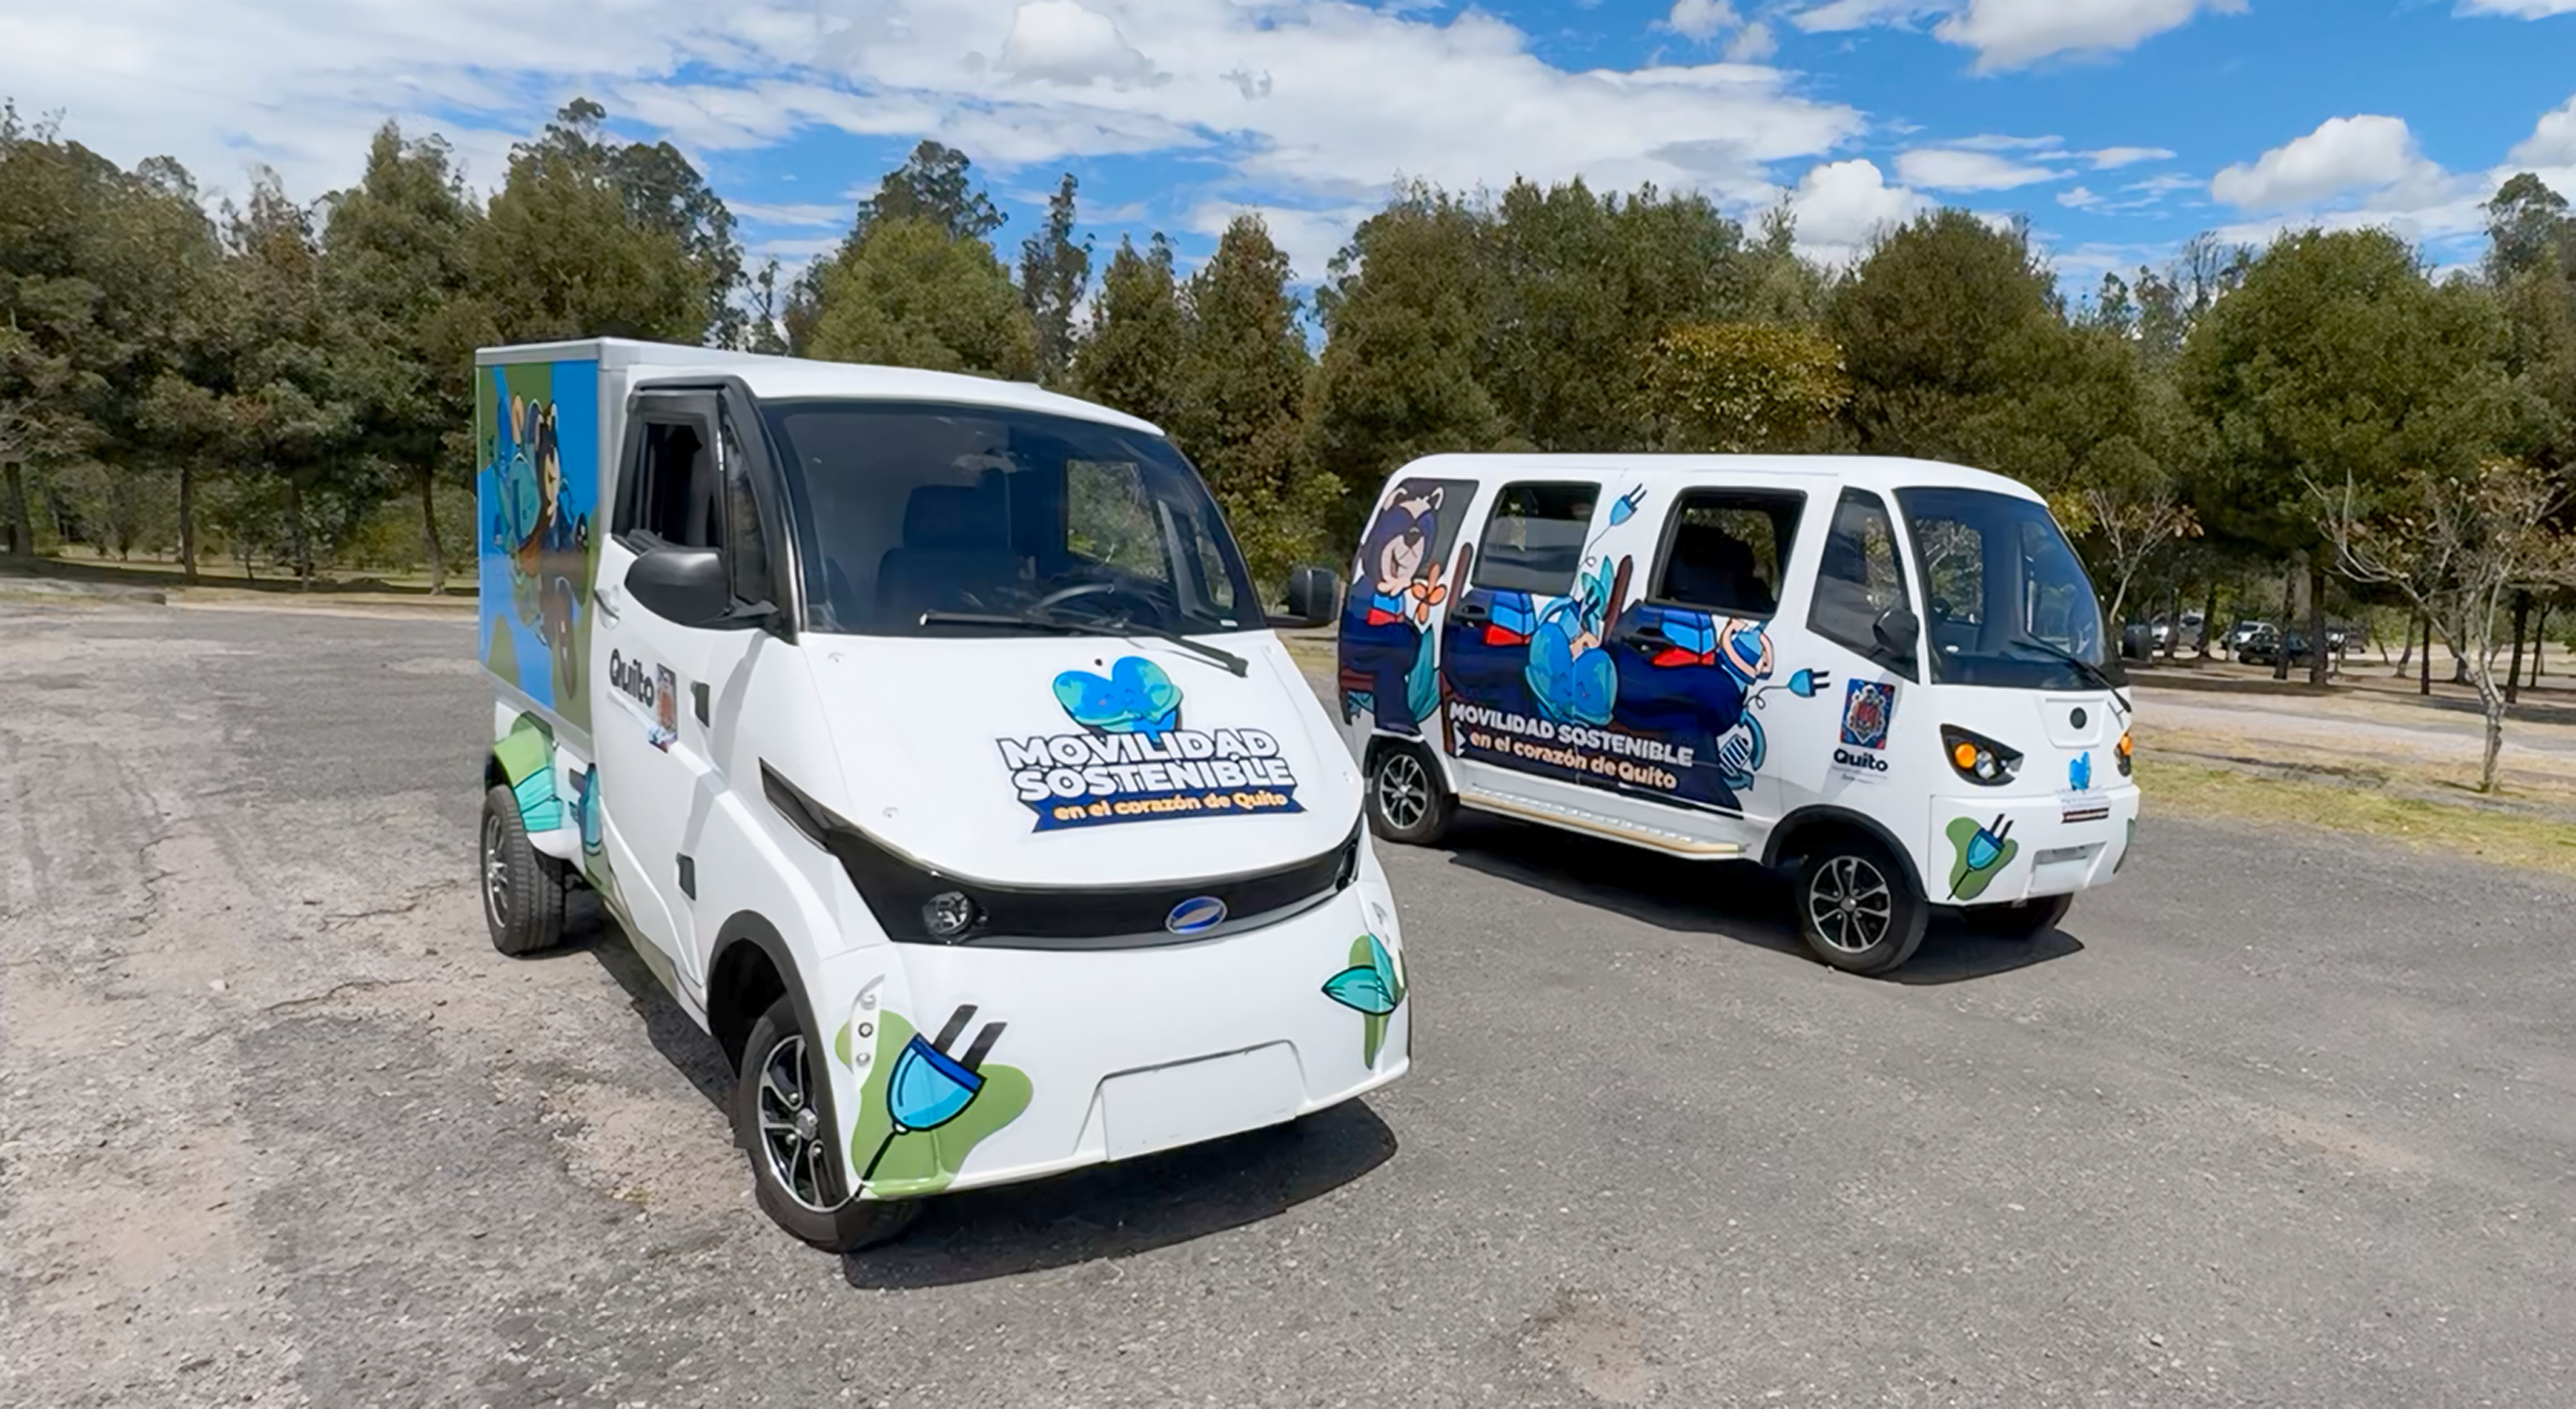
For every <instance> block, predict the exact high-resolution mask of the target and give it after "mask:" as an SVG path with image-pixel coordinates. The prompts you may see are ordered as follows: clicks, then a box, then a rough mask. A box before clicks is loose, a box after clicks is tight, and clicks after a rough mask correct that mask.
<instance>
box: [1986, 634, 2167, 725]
mask: <svg viewBox="0 0 2576 1409" xmlns="http://www.w3.org/2000/svg"><path fill="white" fill-rule="evenodd" d="M2004 644H2005V645H2007V646H2020V647H2022V648H2024V649H2025V650H2033V651H2038V652H2039V653H2041V654H2042V655H2046V656H2051V657H2054V658H2056V659H2058V660H2062V661H2064V662H2066V663H2067V664H2068V665H2071V666H2073V667H2075V670H2076V673H2077V674H2080V675H2082V676H2083V677H2084V678H2085V679H2087V680H2090V681H2092V682H2093V683H2094V684H2096V685H2098V686H2100V687H2102V688H2103V689H2105V690H2108V691H2110V692H2111V703H2113V704H2116V705H2118V706H2119V707H2120V713H2122V714H2124V715H2127V714H2134V713H2136V712H2137V711H2136V710H2135V709H2134V708H2133V707H2132V706H2131V705H2130V704H2129V699H2128V696H2126V695H2123V694H2121V693H2120V686H2119V683H2118V682H2117V681H2115V680H2113V679H2112V678H2111V674H2110V672H2109V671H2106V670H2104V669H2103V668H2102V667H2100V666H2098V665H2095V664H2094V663H2093V662H2091V661H2089V660H2086V659H2085V658H2084V657H2082V656H2079V655H2077V654H2075V653H2074V652H2073V651H2070V650H2068V649H2066V648H2065V647H2064V646H2060V645H2057V644H2055V643H2053V642H2048V641H2043V640H2040V639H2039V638H2038V637H2036V636H2021V635H2015V636H2010V637H2007V638H2005V640H2004Z"/></svg>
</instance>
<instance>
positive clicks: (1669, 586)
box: [1654, 489, 1805, 618]
mask: <svg viewBox="0 0 2576 1409" xmlns="http://www.w3.org/2000/svg"><path fill="white" fill-rule="evenodd" d="M1804 502H1805V501H1804V497H1803V496H1801V495H1795V494H1764V493H1751V492H1745V491H1740V490H1714V489H1695V490H1692V491H1691V492H1689V493H1687V494H1684V495H1683V496H1682V497H1681V499H1680V500H1679V501H1677V503H1676V504H1675V506H1674V508H1673V518H1672V522H1671V524H1670V525H1669V526H1668V527H1667V528H1666V530H1665V538H1664V560H1663V563H1662V566H1661V568H1660V570H1659V571H1658V573H1657V575H1656V578H1655V589H1654V600H1656V601H1661V602H1670V603H1673V604H1674V605H1676V606H1686V607H1697V608H1699V609H1700V610H1702V611H1706V612H1710V613H1713V614H1715V615H1717V616H1726V617H1737V618H1765V617H1769V616H1770V615H1772V614H1773V613H1775V612H1777V611H1779V610H1780V564H1781V563H1782V562H1784V561H1786V560H1787V559H1788V556H1789V549H1790V547H1791V546H1792V544H1793V543H1794V542H1795V540H1796V537H1797V532H1798V512H1799V510H1800V508H1801V507H1802V506H1803V505H1804Z"/></svg>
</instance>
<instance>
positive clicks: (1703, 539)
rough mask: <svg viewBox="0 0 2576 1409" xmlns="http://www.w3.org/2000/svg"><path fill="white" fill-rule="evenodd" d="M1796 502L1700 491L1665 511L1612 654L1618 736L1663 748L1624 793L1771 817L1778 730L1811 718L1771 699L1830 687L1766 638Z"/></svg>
mask: <svg viewBox="0 0 2576 1409" xmlns="http://www.w3.org/2000/svg"><path fill="white" fill-rule="evenodd" d="M1805 502H1806V496H1805V495H1804V494H1802V493H1799V492H1797V491H1795V490H1783V489H1738V488H1721V487H1707V488H1698V489H1691V490H1686V491H1684V492H1683V493H1682V494H1680V495H1679V496H1678V497H1677V498H1676V499H1674V500H1673V501H1672V502H1671V503H1670V504H1669V505H1667V506H1665V514H1664V518H1663V523H1662V533H1661V545H1660V548H1659V549H1658V551H1657V553H1656V559H1655V564H1654V568H1653V571H1652V572H1651V573H1649V574H1647V575H1646V576H1645V578H1644V581H1643V583H1642V586H1643V588H1644V593H1643V596H1642V598H1641V600H1639V601H1638V602H1637V604H1636V605H1634V606H1632V607H1629V608H1628V609H1627V610H1626V611H1624V612H1623V613H1621V615H1620V618H1619V623H1618V626H1617V627H1616V628H1615V629H1614V631H1613V633H1612V640H1611V644H1610V658H1611V661H1612V663H1613V665H1614V666H1615V667H1616V669H1617V672H1618V683H1619V703H1618V709H1617V711H1616V716H1617V727H1618V728H1619V729H1621V730H1622V731H1625V732H1627V733H1630V734H1633V735H1636V736H1638V737H1639V738H1642V739H1649V740H1656V741H1660V742H1661V743H1663V744H1665V745H1667V746H1668V747H1669V748H1670V750H1671V754H1670V756H1668V757H1666V758H1664V759H1663V760H1661V761H1660V762H1657V763H1655V764H1653V765H1652V766H1650V767H1647V768H1643V769H1641V770H1639V772H1638V773H1637V775H1636V776H1634V777H1632V778H1631V779H1630V780H1628V781H1629V783H1630V785H1631V786H1633V787H1641V788H1642V789H1643V790H1645V791H1648V792H1653V793H1661V794H1664V795H1665V796H1667V797H1668V798H1669V799H1670V801H1672V802H1673V803H1674V804H1675V805H1676V806H1679V807H1684V808H1692V809H1701V810H1707V811H1713V812H1719V813H1733V814H1739V815H1745V816H1749V817H1752V818H1755V819H1770V818H1776V817H1778V816H1779V815H1780V814H1781V812H1782V810H1783V809H1782V806H1781V802H1782V799H1781V793H1780V789H1779V787H1778V785H1777V784H1776V783H1773V782H1772V781H1771V780H1770V772H1769V769H1770V765H1771V763H1772V761H1773V751H1774V749H1775V748H1776V747H1777V745H1778V744H1779V743H1780V742H1781V737H1780V736H1781V735H1782V734H1783V733H1784V732H1785V733H1786V734H1787V735H1788V736H1790V738H1792V739H1793V740H1796V741H1798V742H1801V743H1803V734H1804V733H1806V732H1812V725H1813V723H1814V721H1812V720H1809V719H1808V718H1807V717H1806V716H1807V715H1809V714H1811V713H1813V712H1814V710H1810V709H1807V708H1804V707H1793V708H1791V709H1785V710H1784V709H1775V708H1774V707H1773V706H1774V703H1775V701H1776V700H1787V701H1788V702H1789V703H1790V704H1791V705H1792V706H1801V702H1802V701H1808V700H1813V699H1815V698H1816V697H1817V696H1818V695H1819V694H1820V693H1821V692H1822V691H1823V690H1824V689H1825V688H1826V686H1827V685H1828V684H1829V683H1830V680H1831V670H1830V666H1829V663H1827V662H1823V661H1813V660H1808V659H1805V658H1803V657H1800V658H1795V659H1784V658H1782V656H1781V654H1780V652H1779V649H1778V646H1777V643H1775V641H1774V638H1773V634H1772V619H1773V617H1774V616H1775V615H1777V614H1778V612H1779V610H1780V588H1781V584H1782V581H1783V578H1782V567H1783V565H1784V564H1786V563H1787V562H1788V561H1789V555H1790V551H1791V549H1792V548H1793V547H1794V546H1795V544H1796V541H1797V533H1798V524H1799V519H1800V516H1801V513H1802V511H1803V509H1804V506H1805ZM1798 645H1799V643H1798V641H1797V639H1796V637H1795V636H1794V635H1793V636H1792V637H1791V639H1790V641H1789V646H1790V650H1791V651H1792V652H1793V653H1794V652H1796V651H1797V650H1798ZM1810 654H1812V653H1810ZM1815 708H1816V709H1823V708H1826V706H1822V705H1819V706H1816V707H1815ZM1802 726H1808V727H1804V728H1802Z"/></svg>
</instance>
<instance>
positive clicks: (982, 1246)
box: [531, 890, 1396, 1289]
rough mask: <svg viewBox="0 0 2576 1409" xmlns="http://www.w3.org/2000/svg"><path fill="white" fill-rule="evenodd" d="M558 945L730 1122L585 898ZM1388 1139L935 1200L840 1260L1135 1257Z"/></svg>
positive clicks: (1333, 1170) (926, 1269)
mask: <svg viewBox="0 0 2576 1409" xmlns="http://www.w3.org/2000/svg"><path fill="white" fill-rule="evenodd" d="M567 902H568V908H567V909H566V910H565V913H564V935H565V942H564V943H563V944H562V945H561V946H559V947H558V948H555V949H550V950H547V951H546V952H545V953H543V954H541V955H534V956H531V958H532V959H535V960H537V961H539V962H543V961H544V960H546V959H549V958H557V957H563V956H570V955H587V956H589V957H590V958H591V959H592V960H593V961H595V962H596V963H597V964H598V965H599V966H600V967H601V968H602V969H604V970H606V971H607V973H608V976H609V977H610V978H612V979H615V980H616V981H617V986H618V987H619V988H621V989H624V990H625V992H626V998H627V1002H628V1003H629V1004H630V1005H631V1006H632V1007H633V1008H634V1010H635V1014H636V1016H637V1017H638V1018H639V1019H641V1020H642V1022H643V1024H644V1033H645V1036H646V1038H647V1039H648V1040H649V1041H651V1042H652V1044H653V1048H654V1050H655V1051H658V1052H660V1053H661V1054H662V1057H663V1060H665V1061H668V1062H669V1063H670V1064H671V1066H672V1068H673V1069H674V1070H676V1071H678V1072H679V1073H680V1074H681V1075H682V1076H684V1077H686V1078H687V1079H688V1081H689V1084H690V1085H692V1086H695V1087H696V1088H697V1089H698V1094H700V1095H702V1096H704V1097H706V1099H707V1104H709V1105H711V1106H714V1107H715V1108H716V1109H717V1110H718V1111H719V1112H727V1113H729V1112H730V1110H731V1107H732V1100H733V1083H734V1077H733V1069H732V1067H731V1066H730V1065H728V1064H727V1063H726V1061H725V1058H724V1051H723V1049H722V1048H720V1047H718V1046H717V1045H716V1041H715V1039H714V1038H712V1037H710V1036H708V1035H707V1034H706V1033H705V1032H704V1031H702V1030H701V1029H700V1028H699V1027H698V1025H697V1024H696V1023H694V1022H692V1021H690V1019H689V1015H688V1014H687V1013H685V1012H683V1011H681V1009H680V1005H679V1002H678V1000H676V999H674V998H672V997H671V995H670V992H669V991H668V990H666V989H665V988H663V986H662V983H661V980H659V979H657V978H655V977H654V976H653V971H652V970H651V969H650V968H647V967H646V966H645V963H644V961H643V960H642V959H641V958H639V957H637V955H636V953H635V950H634V947H633V945H632V944H631V943H630V942H629V941H628V939H627V937H626V935H625V932H624V931H622V930H621V929H619V928H618V926H617V924H616V922H615V921H613V920H611V919H609V918H608V916H607V914H606V913H605V912H604V911H603V910H602V909H601V908H600V905H599V900H598V898H597V897H596V896H594V895H592V894H591V893H589V892H588V891H582V890H576V891H574V892H573V893H572V895H571V896H569V897H567ZM1395 1151H1396V1139H1395V1132H1394V1131H1393V1130H1392V1129H1390V1128H1388V1126H1387V1124H1386V1122H1385V1121H1383V1120H1380V1119H1379V1118H1378V1116H1377V1113H1376V1112H1375V1111H1372V1110H1370V1109H1369V1108H1368V1106H1367V1105H1366V1104H1365V1103H1363V1102H1360V1101H1346V1102H1344V1103H1342V1104H1341V1105H1338V1106H1334V1107H1332V1108H1331V1109H1329V1110H1322V1111H1318V1112H1316V1113H1315V1114H1313V1115H1310V1116H1308V1117H1306V1118H1305V1119H1303V1120H1300V1121H1297V1122H1295V1123H1293V1124H1290V1125H1284V1126H1274V1127H1272V1128H1270V1129H1267V1130H1256V1131H1252V1132H1249V1133H1247V1134H1243V1135H1237V1136H1234V1137H1232V1138H1231V1139H1225V1140H1216V1141H1211V1142H1209V1143H1207V1144H1204V1145H1193V1146H1190V1147H1188V1148H1185V1149H1180V1150H1173V1151H1169V1152H1166V1153H1164V1154H1159V1155H1147V1156H1144V1157H1142V1158H1139V1159H1133V1160H1126V1161H1122V1162H1120V1163H1117V1164H1110V1165H1102V1166H1099V1167H1097V1168H1093V1169H1085V1170H1077V1171H1075V1172H1073V1173H1071V1174H1064V1175H1058V1176H1056V1177H1054V1178H1051V1179H1042V1180H1038V1181H1035V1182H1033V1183H1028V1184H1014V1185H1008V1186H1005V1187H1002V1188H997V1189H985V1190H977V1191H971V1192H967V1193H962V1194H955V1195H949V1196H945V1197H941V1198H936V1199H933V1200H931V1201H930V1202H929V1203H928V1205H927V1206H926V1207H925V1208H924V1210H923V1214H922V1220H921V1222H920V1223H919V1224H917V1225H915V1227H914V1228H913V1230H912V1232H911V1233H909V1234H908V1235H906V1236H905V1237H904V1238H903V1240H902V1241H900V1242H898V1243H895V1244H893V1245H892V1246H889V1247H885V1248H879V1249H875V1250H872V1251H869V1252H866V1253H860V1254H855V1255H853V1256H850V1257H846V1258H844V1259H842V1262H843V1276H844V1277H845V1278H846V1279H847V1280H848V1281H849V1283H850V1285H851V1286H853V1287H859V1288H863V1289H876V1288H916V1287H935V1286H952V1285H956V1284H960V1283H966V1282H981V1281H988V1280H990V1279H992V1278H996V1277H1010V1276H1016V1275H1018V1274H1020V1273H1023V1272H1040V1271H1045V1270H1047V1269H1049V1268H1055V1267H1064V1266H1069V1265H1071V1264H1074V1263H1081V1262H1096V1261H1101V1260H1103V1259H1110V1258H1121V1257H1130V1256H1133V1255H1135V1254H1137V1253H1140V1252H1151V1251H1153V1250H1154V1249H1156V1248H1165V1247H1170V1246H1172V1245H1173V1244H1175V1243H1185V1242H1188V1241H1190V1240H1191V1239H1193V1238H1202V1237H1205V1236H1207V1235H1208V1234H1210V1233H1222V1232H1224V1231H1226V1230H1227V1229H1230V1228H1239V1227H1242V1226H1244V1225H1245V1224H1248V1223H1258V1222H1260V1221H1262V1220H1263V1219H1267V1218H1271V1217H1274V1216H1276V1215H1278V1214H1281V1213H1285V1212H1286V1211H1288V1210H1289V1209H1292V1208H1295V1207H1296V1206H1297V1205H1299V1204H1302V1203H1305V1202H1306V1201H1307V1200H1309V1199H1313V1198H1317V1197H1319V1196H1321V1195H1324V1194H1328V1193H1331V1192H1332V1191H1333V1190H1335V1189H1338V1188H1340V1187H1342V1186H1343V1185H1345V1184H1348V1183H1351V1182H1353V1181H1354V1180H1357V1179H1359V1178H1360V1177H1361V1176H1363V1175H1365V1174H1367V1173H1368V1172H1369V1171H1370V1170H1373V1169H1375V1168H1377V1167H1378V1166H1379V1165H1382V1164H1384V1163H1386V1162H1387V1161H1388V1160H1390V1159H1392V1158H1394V1157H1395Z"/></svg>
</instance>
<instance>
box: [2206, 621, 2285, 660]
mask: <svg viewBox="0 0 2576 1409" xmlns="http://www.w3.org/2000/svg"><path fill="white" fill-rule="evenodd" d="M2274 629H2275V628H2274V627H2273V625H2272V623H2270V622H2268V621H2240V622H2238V623H2236V624H2235V625H2234V626H2231V627H2229V628H2227V635H2226V636H2225V637H2223V638H2222V639H2221V640H2220V642H2219V644H2220V646H2221V647H2222V648H2223V653H2224V654H2227V655H2231V656H2233V655H2241V654H2242V653H2243V652H2244V650H2245V643H2246V642H2248V641H2250V640H2252V639H2254V637H2255V636H2257V635H2259V634H2261V633H2263V632H2266V631H2272V630H2274Z"/></svg>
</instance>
